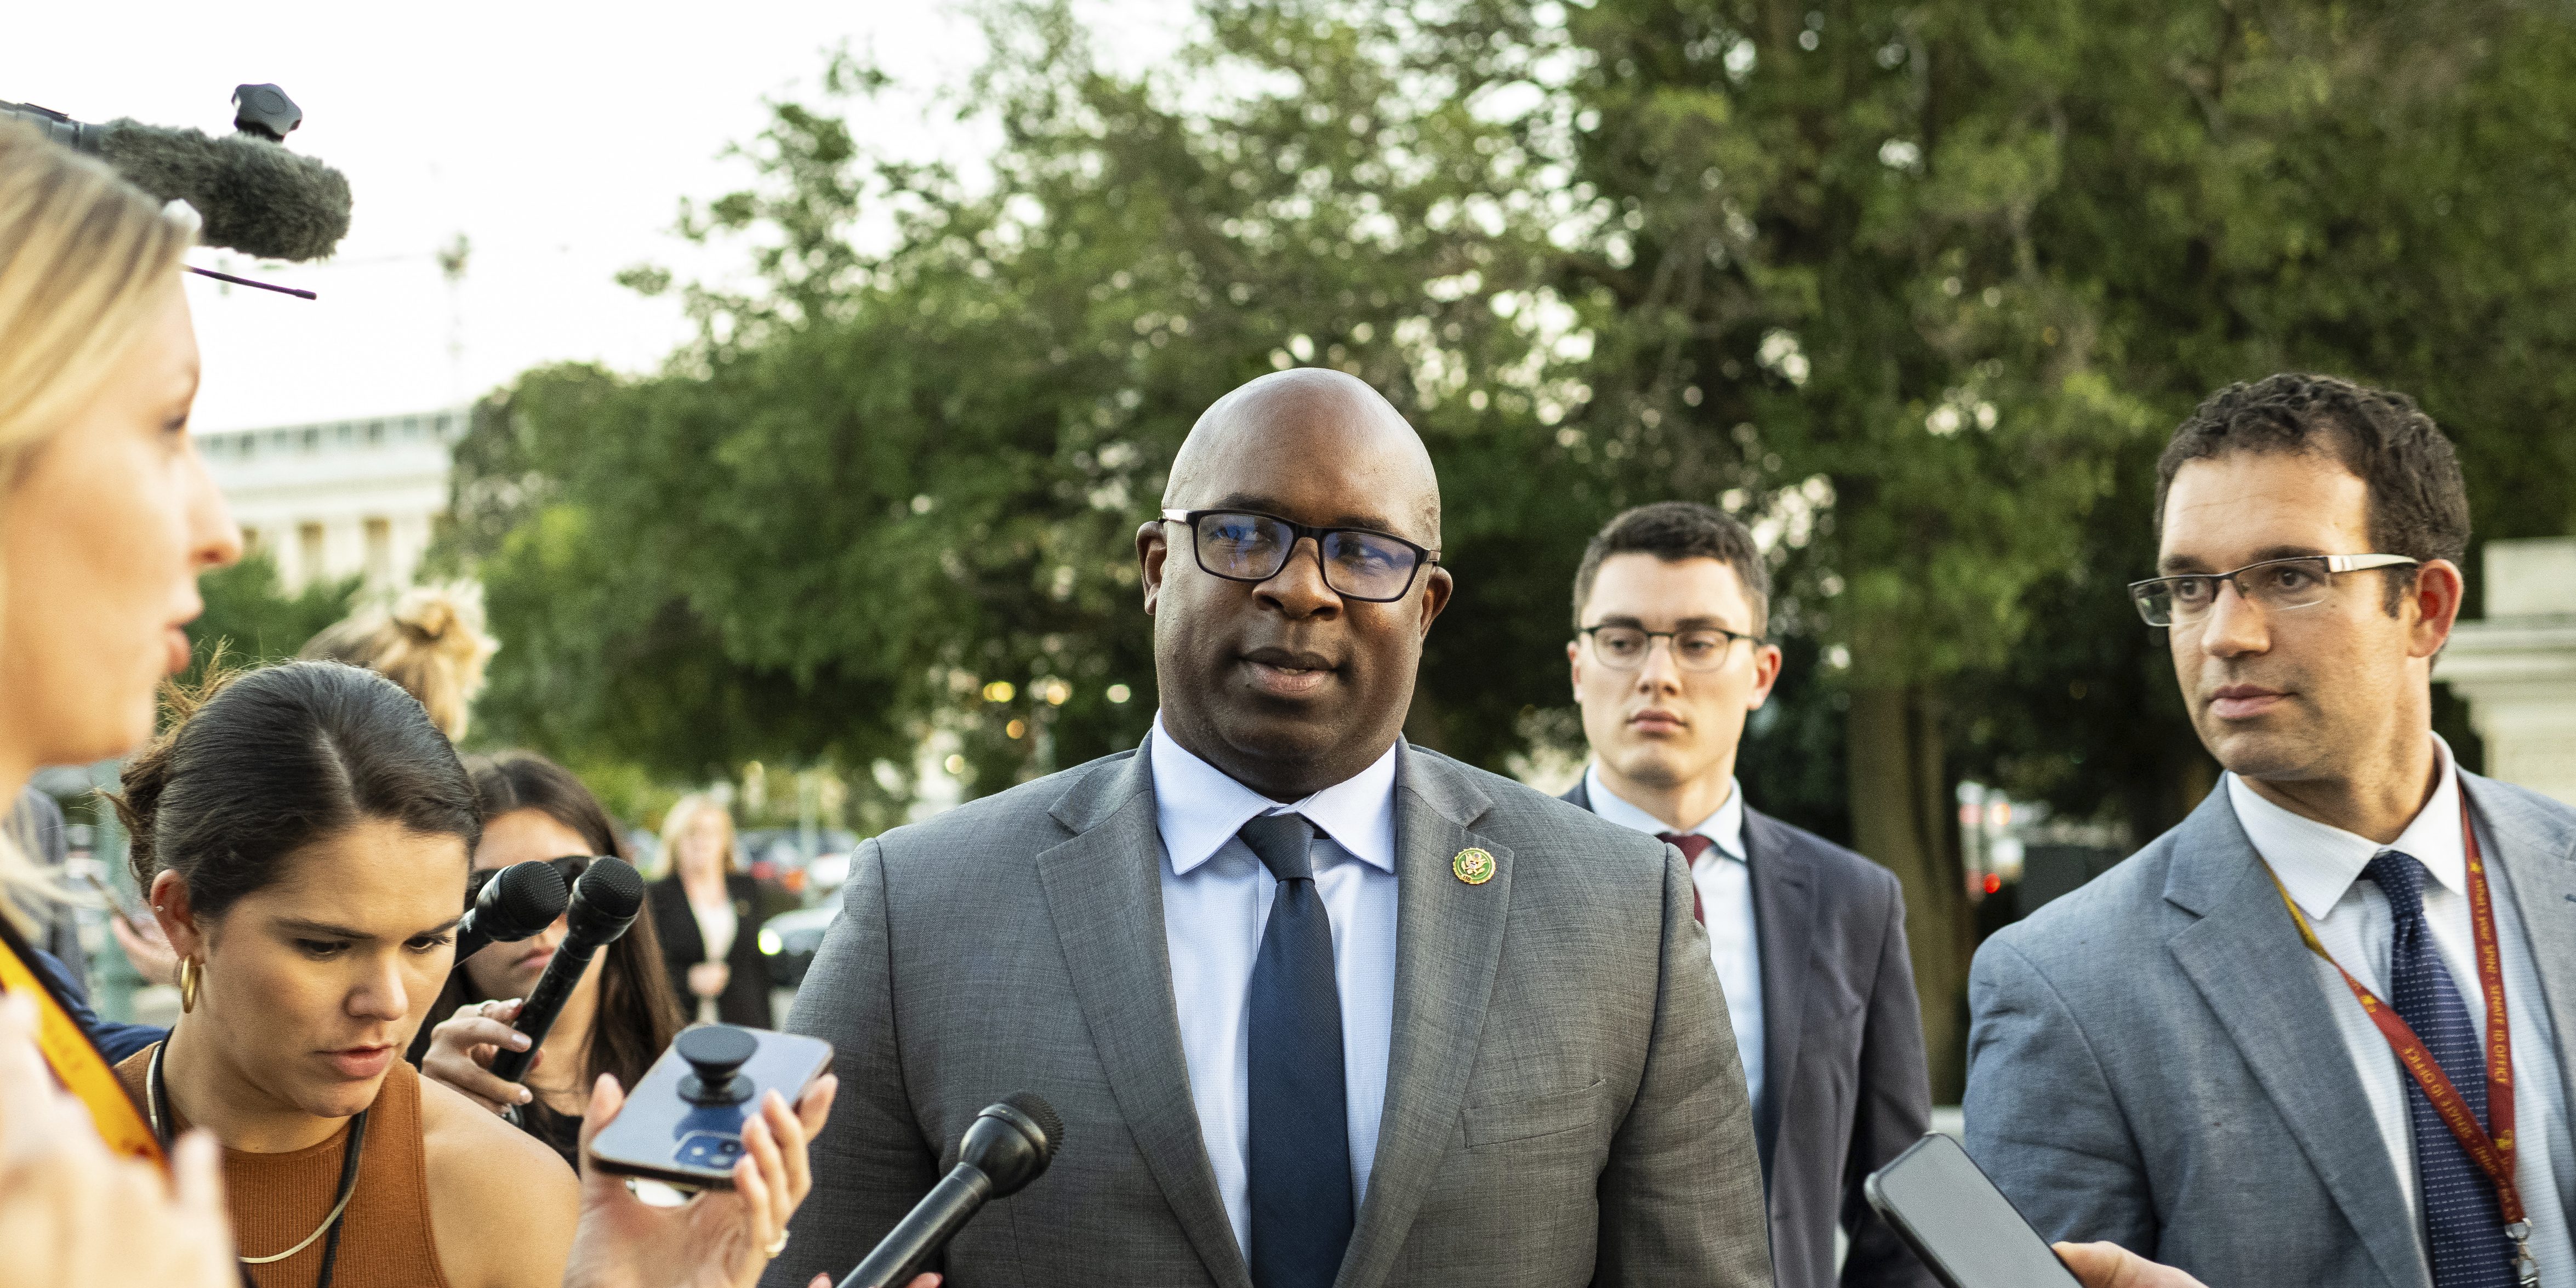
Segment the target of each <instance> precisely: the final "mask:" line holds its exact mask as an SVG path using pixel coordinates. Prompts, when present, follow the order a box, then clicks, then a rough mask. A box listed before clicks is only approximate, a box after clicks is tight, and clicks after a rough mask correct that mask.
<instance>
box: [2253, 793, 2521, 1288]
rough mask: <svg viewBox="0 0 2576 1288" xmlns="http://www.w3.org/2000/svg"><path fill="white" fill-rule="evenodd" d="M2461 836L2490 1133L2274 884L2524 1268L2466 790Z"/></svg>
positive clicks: (2500, 969) (2489, 940)
mask: <svg viewBox="0 0 2576 1288" xmlns="http://www.w3.org/2000/svg"><path fill="white" fill-rule="evenodd" d="M2460 838H2461V841H2462V844H2463V846H2464V847H2465V848H2466V849H2467V851H2468V860H2469V863H2468V867H2469V929H2470V931H2471V933H2472V934H2473V935H2474V937H2475V939H2476V942H2477V950H2478V991H2479V992H2480V993H2481V994H2483V995H2484V997H2485V1000H2486V1012H2487V1014H2486V1035H2487V1039H2486V1053H2487V1122H2488V1123H2489V1124H2490V1125H2492V1127H2493V1129H2494V1130H2493V1132H2492V1133H2490V1132H2489V1130H2488V1129H2487V1128H2485V1127H2480V1126H2479V1125H2478V1118H2477V1115H2476V1114H2473V1113H2470V1112H2469V1102H2468V1101H2467V1100H2466V1099H2465V1098H2464V1097H2462V1096H2461V1095H2460V1090H2459V1088H2457V1087H2454V1086H2452V1085H2451V1078H2450V1075H2449V1074H2447V1073H2444V1072H2443V1071H2442V1065H2441V1062H2440V1061H2438V1060H2435V1059H2434V1058H2433V1052H2432V1050H2431V1049H2430V1048H2428V1047H2426V1046H2425V1045H2424V1039H2422V1038H2420V1037H2417V1036H2415V1030H2414V1029H2412V1028H2410V1027H2408V1025H2407V1023H2406V1021H2405V1020H2403V1019H2400V1018H2399V1017H2398V1015H2397V1012H2396V1011H2394V1010H2392V1009H2390V1007H2389V1005H2388V1004H2387V1003H2386V1002H2382V1001H2380V1000H2379V999H2378V998H2377V997H2376V996H2373V995H2372V993H2371V991H2370V990H2369V989H2367V988H2364V987H2362V983H2361V981H2360V980H2357V979H2354V978H2353V977H2352V972H2351V971H2348V970H2345V969H2344V968H2343V964H2342V963H2341V962H2338V961H2336V960H2335V959H2334V958H2333V957H2332V956H2331V955H2329V954H2328V953H2327V952H2326V948H2325V945H2324V944H2321V943H2318V942H2317V932H2316V930H2315V929H2314V928H2312V927H2310V926H2309V925H2308V919H2307V917H2306V916H2305V915H2304V914H2302V913H2301V912H2300V911H2299V905H2298V903H2297V902H2296V901H2294V900H2292V899H2291V898H2290V891H2289V889H2288V887H2286V886H2283V885H2282V884H2281V878H2280V877H2279V876H2277V875H2276V876H2274V877H2273V878H2272V885H2273V888H2274V889H2277V890H2279V891H2280V892H2281V902H2282V904H2283V905H2284V906H2286V907H2288V908H2289V910H2290V920H2292V921H2294V922H2297V923H2298V926H2299V937H2300V938H2302V939H2305V940H2306V941H2307V943H2308V950H2309V951H2310V952H2313V953H2315V954H2316V955H2317V956H2319V957H2322V958H2325V961H2326V964H2327V965H2330V966H2332V967H2334V968H2335V972H2336V973H2337V974H2339V975H2342V976H2343V982H2344V986H2345V987H2347V988H2350V989H2351V990H2352V996H2353V999H2354V1000H2355V1001H2358V1002H2360V1003H2361V1009H2362V1013H2363V1014H2366V1015H2368V1016H2369V1017H2370V1022H2371V1023H2372V1024H2375V1025H2377V1026H2379V1032H2380V1035H2381V1036H2382V1037H2385V1038H2387V1039H2388V1045H2389V1046H2390V1047H2391V1048H2393V1049H2395V1051H2396V1052H2397V1063H2398V1064H2400V1065H2402V1066H2404V1067H2405V1069H2406V1072H2407V1074H2408V1075H2409V1076H2411V1077H2413V1078H2414V1079H2415V1085H2416V1086H2418V1087H2421V1088H2423V1089H2424V1098H2425V1099H2426V1100H2429V1101H2431V1102H2433V1112H2435V1113H2437V1114H2440V1115H2441V1116H2442V1123H2443V1125H2444V1126H2447V1127H2449V1128H2450V1129H2451V1135H2452V1136H2454V1137H2456V1138H2457V1139H2458V1140H2459V1142H2460V1148H2461V1149H2463V1150H2466V1151H2468V1155H2469V1157H2470V1158H2471V1159H2472V1160H2474V1161H2475V1162H2476V1163H2477V1165H2478V1170H2479V1171H2482V1172H2485V1173H2486V1174H2487V1179H2488V1180H2489V1181H2492V1182H2494V1183H2495V1191H2496V1206H2497V1207H2499V1208H2501V1209H2503V1212H2504V1220H2505V1233H2506V1235H2507V1236H2508V1237H2510V1238H2512V1239H2513V1241H2514V1248H2515V1260H2516V1261H2517V1262H2519V1263H2521V1266H2520V1267H2519V1268H2522V1269H2524V1270H2525V1271H2526V1272H2527V1270H2528V1268H2529V1267H2530V1265H2531V1253H2530V1250H2529V1248H2528V1247H2527V1246H2526V1245H2527V1244H2528V1243H2529V1240H2530V1237H2531V1226H2530V1223H2529V1222H2527V1221H2525V1220H2524V1219H2523V1211H2522V1190H2521V1187H2520V1186H2518V1185H2516V1184H2515V1183H2514V1170H2513V1151H2514V1143H2513V1032H2512V1030H2511V1029H2510V1028H2508V1027H2507V1026H2506V1024H2505V1008H2504V954H2503V953H2502V952H2501V951H2500V950H2499V949H2498V948H2497V947H2496V926H2495V904H2494V902H2493V901H2492V900H2491V899H2489V898H2488V896H2487V865H2486V859H2485V857H2484V856H2483V855H2481V854H2480V853H2479V852H2478V833H2477V829H2476V828H2473V827H2471V826H2469V802H2468V797H2467V796H2466V795H2465V794H2464V795H2463V796H2462V797H2461V798H2460ZM2269 867H2270V865H2269V864H2266V865H2265V868H2266V870H2268V869H2269ZM2526 1282H2528V1280H2527V1279H2526Z"/></svg>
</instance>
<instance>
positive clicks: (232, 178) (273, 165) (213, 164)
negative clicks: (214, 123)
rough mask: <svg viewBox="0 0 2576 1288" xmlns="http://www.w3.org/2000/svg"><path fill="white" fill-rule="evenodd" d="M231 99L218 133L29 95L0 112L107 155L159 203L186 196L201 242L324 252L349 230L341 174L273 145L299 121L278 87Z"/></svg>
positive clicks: (260, 252) (256, 252)
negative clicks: (110, 116) (81, 116)
mask: <svg viewBox="0 0 2576 1288" xmlns="http://www.w3.org/2000/svg"><path fill="white" fill-rule="evenodd" d="M233 99H234V101H235V102H236V103H238V104H239V105H240V110H239V111H238V112H237V113H236V114H235V115H234V117H233V126H234V128H235V130H236V131H237V132H236V133H233V134H229V135H226V136H224V137H222V138H210V137H208V136H207V135H206V134H204V133H203V132H201V131H197V130H181V129H170V128H166V127H163V126H158V125H144V124H142V123H140V122H137V121H133V120H123V119H120V120H115V121H110V122H108V123H107V124H105V125H91V124H88V123H86V122H82V121H75V120H73V119H71V118H70V117H68V116H65V115H63V114H62V113H60V112H56V111H53V110H51V109H49V108H42V107H37V106H35V105H34V104H31V103H6V102H0V117H14V118H16V119H19V120H22V121H26V122H28V123H29V124H31V125H34V126H35V127H36V128H37V129H39V130H41V131H43V132H44V133H45V135H46V136H47V137H49V138H51V139H53V140H54V141H55V142H57V143H60V144H62V145H64V146H66V147H69V148H73V149H75V150H78V151H81V152H87V153H89V154H91V155H92V156H96V157H98V158H100V159H102V160H104V161H106V162H107V163H108V164H109V165H110V166H113V167H115V169H116V172H117V173H118V174H120V175H122V176H124V178H125V180H126V182H128V183H131V184H133V185H134V186H135V187H138V188H141V189H142V190H144V191H145V192H148V193H151V194H152V195H153V196H155V197H158V198H160V199H161V200H163V201H185V202H187V203H188V204H189V205H190V206H192V207H195V209H196V211H197V214H198V216H199V217H200V218H201V219H203V220H204V221H205V223H204V227H203V228H202V229H201V230H200V231H199V233H198V238H197V239H198V241H200V242H201V243H203V244H205V245H208V246H222V247H228V248H230V249H233V250H237V251H240V252H242V253H243V254H246V255H252V256H256V257H258V258H260V259H291V260H311V259H320V258H322V257H323V256H325V255H328V254H330V253H331V251H332V248H334V247H336V246H338V245H339V244H340V239H341V238H342V237H345V236H347V235H348V232H349V200H350V199H349V180H348V178H347V177H346V176H344V175H342V174H341V173H340V172H339V171H337V170H334V169H332V168H331V167H329V166H327V165H324V164H322V163H321V162H319V161H316V160H314V159H313V158H311V157H307V156H301V155H298V154H296V153H293V152H289V151H287V150H286V149H285V147H283V146H282V145H281V141H282V140H283V139H285V137H286V135H287V132H288V131H290V130H293V129H294V128H295V127H296V126H298V125H300V124H302V123H303V121H304V113H303V111H302V110H301V109H299V108H297V107H296V106H295V101H294V100H293V99H290V98H288V97H287V96H286V92H285V91H284V90H281V89H279V88H278V87H276V86H275V85H244V86H241V87H240V88H238V89H236V90H234V91H233Z"/></svg>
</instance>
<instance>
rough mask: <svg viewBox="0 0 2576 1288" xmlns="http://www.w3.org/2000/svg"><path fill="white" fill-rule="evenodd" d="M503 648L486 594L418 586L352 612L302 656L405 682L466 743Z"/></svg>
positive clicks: (459, 587) (450, 736)
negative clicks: (489, 625) (492, 632)
mask: <svg viewBox="0 0 2576 1288" xmlns="http://www.w3.org/2000/svg"><path fill="white" fill-rule="evenodd" d="M499 647H500V646H499V645H498V644H496V643H494V642H493V640H492V637H491V636H489V635H486V634H484V633H483V594H482V592H481V591H480V590H479V589H477V588H476V587H474V586H473V585H472V584H470V583H458V584H455V585H447V586H415V587H413V588H411V589H410V590H407V591H404V592H403V593H402V597H401V598H399V599H396V600H395V601H394V602H393V603H392V604H391V605H390V606H384V607H377V608H368V609H362V610H360V611H359V612H356V613H353V614H351V615H350V616H349V617H347V618H346V619H344V620H342V621H340V622H338V623H335V624H333V625H332V626H331V627H330V628H329V629H327V630H325V631H323V632H322V633H321V634H319V635H316V636H314V637H313V638H312V639H311V640H310V641H308V642H307V643H306V644H305V645H304V651H303V652H302V653H300V654H298V655H297V656H300V657H307V658H316V659H320V660H324V661H331V662H346V663H348V664H349V665H351V666H363V667H365V668H367V669H368V670H370V671H373V672H375V673H376V674H378V675H381V676H383V677H385V678H386V679H388V680H391V681H393V682H394V683H396V684H399V685H401V686H402V687H403V688H404V690H405V691H407V692H409V693H410V694H411V695H412V696H413V697H415V698H418V699H420V704H421V705H422V706H424V707H427V708H429V720H430V723H432V724H434V725H437V726H438V728H439V731H440V732H442V733H445V734H446V735H447V740H448V741H449V742H463V741H464V740H465V723H466V719H467V717H468V716H469V715H470V714H471V713H472V709H473V706H474V695H475V694H477V693H480V692H482V689H483V665H484V663H486V662H489V661H490V660H491V659H492V653H493V651H494V650H495V649H497V648H499Z"/></svg>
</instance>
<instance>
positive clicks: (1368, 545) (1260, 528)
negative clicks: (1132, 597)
mask: <svg viewBox="0 0 2576 1288" xmlns="http://www.w3.org/2000/svg"><path fill="white" fill-rule="evenodd" d="M1162 518H1163V522H1165V523H1180V524H1186V525H1188V526H1189V529H1190V549H1191V551H1192V553H1194V554H1196V555H1197V557H1198V561H1199V567H1200V569H1201V570H1203V571H1205V572H1207V573H1209V574H1211V575H1214V576H1218V577H1223V578H1225V579H1226V580H1227V581H1245V582H1253V583H1256V584H1257V583H1260V582H1265V581H1268V580H1270V579H1271V578H1273V577H1276V576H1278V575H1279V570H1280V569H1283V568H1285V567H1287V566H1288V559H1289V557H1290V556H1291V555H1294V554H1295V553H1297V543H1298V542H1300V541H1303V540H1305V539H1306V538H1308V537H1312V538H1314V540H1315V562H1316V564H1317V565H1318V566H1319V567H1321V568H1322V569H1323V573H1324V584H1325V585H1327V586H1329V587H1331V588H1332V590H1333V593H1334V594H1336V595H1340V596H1341V597H1342V598H1344V599H1357V600H1364V601H1366V602H1368V603H1372V604H1383V603H1388V602H1390V601H1393V600H1398V599H1402V598H1404V595H1405V592H1407V591H1409V590H1412V589H1413V579H1414V577H1415V576H1416V575H1418V574H1419V573H1420V572H1421V571H1422V569H1423V568H1424V567H1426V566H1428V565H1431V564H1436V563H1438V562H1440V552H1439V551H1437V550H1430V549H1426V548H1424V547H1422V546H1417V545H1415V544H1413V543H1412V542H1410V541H1407V540H1405V539H1404V538H1402V537H1399V536H1396V535H1394V534H1392V533H1386V532H1379V531H1376V530H1374V529H1371V528H1317V527H1311V526H1308V525H1306V524H1303V523H1297V522H1293V521H1291V520H1288V519H1283V518H1280V517H1279V516H1278V515H1275V514H1263V513H1261V512H1259V511H1257V510H1165V511H1163V515H1162Z"/></svg>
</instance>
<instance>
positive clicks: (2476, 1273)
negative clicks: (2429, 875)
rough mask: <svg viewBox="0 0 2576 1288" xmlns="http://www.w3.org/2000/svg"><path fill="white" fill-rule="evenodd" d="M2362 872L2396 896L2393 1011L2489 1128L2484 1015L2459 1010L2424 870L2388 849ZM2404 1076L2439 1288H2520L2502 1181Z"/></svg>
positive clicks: (2391, 904) (2392, 899)
mask: <svg viewBox="0 0 2576 1288" xmlns="http://www.w3.org/2000/svg"><path fill="white" fill-rule="evenodd" d="M2361 875H2362V876H2363V877H2364V878H2366V879H2367V880H2369V881H2370V882H2371V883H2372V884H2374V885H2377V886H2378V887H2379V891H2380V893H2381V894H2384V895H2387V896H2388V911H2389V912H2390V913H2391V914H2392V916H2393V918H2394V920H2395V922H2396V925H2395V928H2394V929H2395V933H2394V934H2393V935H2392V936H2391V937H2390V939H2389V944H2388V1004H2389V1005H2390V1006H2391V1007H2392V1008H2394V1009H2395V1010H2396V1012H2397V1018H2399V1019H2401V1020H2404V1021H2406V1027H2408V1028H2410V1029H2413V1030H2415V1036H2417V1037H2419V1038H2422V1039H2423V1040H2424V1047H2425V1049H2426V1050H2428V1051H2430V1052H2432V1054H2433V1059H2434V1060H2435V1061H2437V1062H2439V1063H2440V1064H2441V1066H2442V1072H2444V1073H2446V1074H2448V1075H2450V1078H2451V1085H2452V1086H2453V1087H2456V1088H2458V1089H2459V1092H2460V1096H2461V1098H2462V1099H2464V1100H2466V1101H2468V1103H2469V1112H2470V1113H2471V1114H2473V1115H2476V1117H2477V1120H2478V1121H2479V1122H2480V1123H2481V1124H2483V1123H2485V1122H2487V1121H2488V1118H2487V1066H2486V1052H2485V1044H2484V1042H2483V1040H2482V1039H2483V1037H2484V1035H2483V1034H2482V1033H2481V1032H2480V1024H2479V1021H2480V1019H2481V1017H2482V1016H2483V1015H2484V1013H2485V1010H2486V1008H2485V1007H2484V1006H2480V1007H2479V1008H2478V1010H2477V1011H2475V1012H2472V1011H2471V1010H2469V1008H2468V1007H2466V1006H2464V1005H2462V1004H2461V1002H2460V990H2459V988H2458V987H2457V986H2456V985H2454V984H2453V983H2452V982H2451V971H2450V968H2449V967H2447V966H2445V965H2443V964H2442V955H2441V953H2440V951H2439V950H2438V949H2436V948H2435V947H2434V946H2433V936H2432V934H2431V933H2430V932H2429V931H2428V930H2427V929H2426V927H2425V925H2424V878H2425V875H2426V874H2425V871H2424V865H2423V864H2422V863H2420V862H2418V861H2416V859H2415V857H2414V856H2413V855H2409V854H2401V853H2399V852H2398V851H2396V850H2382V851H2380V852H2379V855H2378V857H2376V858H2373V859H2372V860H2371V861H2370V866H2369V867H2366V868H2363V869H2362V870H2361ZM2399 1076H2400V1077H2401V1078H2402V1079H2403V1080H2404V1082H2405V1083H2406V1120H2407V1123H2408V1125H2410V1126H2411V1127H2413V1128H2414V1132H2415V1176H2416V1183H2417V1184H2418V1185H2420V1186H2422V1187H2423V1194H2424V1226H2425V1233H2426V1235H2427V1236H2428V1238H2427V1242H2428V1243H2429V1245H2430V1251H2431V1252H2432V1256H2433V1285H2434V1288H2513V1285H2514V1269H2513V1265H2514V1263H2513V1241H2512V1240H2510V1239H2508V1238H2506V1237H2505V1233H2504V1213H2503V1210H2502V1209H2501V1208H2500V1207H2499V1206H2498V1205H2497V1202H2496V1192H2495V1183H2494V1182H2493V1181H2490V1180H2488V1179H2487V1174H2486V1173H2485V1172H2483V1171H2481V1170H2479V1168H2478V1165H2477V1161H2476V1160H2474V1159H2472V1158H2470V1157H2469V1152H2468V1151H2467V1150H2465V1149H2462V1148H2460V1141H2459V1138H2458V1137H2456V1136H2453V1135H2452V1134H2451V1129H2450V1128H2449V1127H2448V1126H2446V1125H2444V1123H2443V1122H2442V1116H2441V1115H2440V1114H2438V1113H2435V1112H2434V1111H2433V1102H2432V1100H2431V1099H2430V1098H2429V1097H2427V1096H2426V1095H2425V1094H2424V1089H2423V1088H2422V1087H2420V1086H2418V1085H2416V1082H2415V1079H2414V1078H2413V1077H2411V1076H2408V1075H2406V1074H2405V1071H2404V1067H2403V1066H2402V1065H2401V1066H2400V1067H2399Z"/></svg>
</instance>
